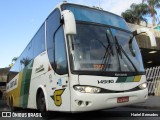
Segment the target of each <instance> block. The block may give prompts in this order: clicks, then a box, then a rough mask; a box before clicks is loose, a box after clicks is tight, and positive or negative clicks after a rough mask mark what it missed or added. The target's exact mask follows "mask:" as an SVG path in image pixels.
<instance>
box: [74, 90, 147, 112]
mask: <svg viewBox="0 0 160 120" xmlns="http://www.w3.org/2000/svg"><path fill="white" fill-rule="evenodd" d="M123 97H124V98H126V97H128V98H129V99H128V101H122V102H118V98H123ZM147 98H148V89H144V90H139V91H134V92H125V93H103V94H101V93H99V94H89V93H80V92H78V91H73V92H72V97H71V112H85V111H93V110H101V109H107V108H114V107H119V106H126V105H131V104H135V103H140V102H144V101H146V100H147Z"/></svg>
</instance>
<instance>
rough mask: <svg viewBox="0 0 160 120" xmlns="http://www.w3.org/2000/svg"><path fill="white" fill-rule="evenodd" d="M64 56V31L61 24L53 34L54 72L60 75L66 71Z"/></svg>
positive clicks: (65, 58)
mask: <svg viewBox="0 0 160 120" xmlns="http://www.w3.org/2000/svg"><path fill="white" fill-rule="evenodd" d="M66 56H67V55H66V47H65V41H64V32H63V27H62V26H61V27H60V28H59V30H58V31H57V32H56V34H55V72H56V73H58V74H60V75H64V74H67V73H68V68H67V57H66Z"/></svg>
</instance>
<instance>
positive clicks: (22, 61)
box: [20, 58, 31, 67]
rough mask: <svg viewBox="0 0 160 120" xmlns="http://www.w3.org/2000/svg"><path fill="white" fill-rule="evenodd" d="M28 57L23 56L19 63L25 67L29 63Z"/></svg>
mask: <svg viewBox="0 0 160 120" xmlns="http://www.w3.org/2000/svg"><path fill="white" fill-rule="evenodd" d="M30 61H31V60H30V59H29V58H23V59H22V60H21V61H20V63H21V64H23V65H24V66H25V67H26V66H27V65H28V64H29V63H30Z"/></svg>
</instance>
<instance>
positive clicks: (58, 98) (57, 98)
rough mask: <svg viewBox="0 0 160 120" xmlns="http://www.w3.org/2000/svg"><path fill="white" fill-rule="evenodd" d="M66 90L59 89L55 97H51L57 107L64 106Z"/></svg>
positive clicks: (55, 92)
mask: <svg viewBox="0 0 160 120" xmlns="http://www.w3.org/2000/svg"><path fill="white" fill-rule="evenodd" d="M64 90H65V89H59V90H55V91H54V94H53V96H51V98H52V99H53V100H54V104H55V105H56V106H61V104H62V97H61V96H62V94H63V92H64Z"/></svg>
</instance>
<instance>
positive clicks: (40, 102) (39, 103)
mask: <svg viewBox="0 0 160 120" xmlns="http://www.w3.org/2000/svg"><path fill="white" fill-rule="evenodd" d="M37 108H38V110H39V111H40V112H46V102H45V97H44V93H43V92H42V91H41V92H40V93H39V94H38V97H37Z"/></svg>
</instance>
